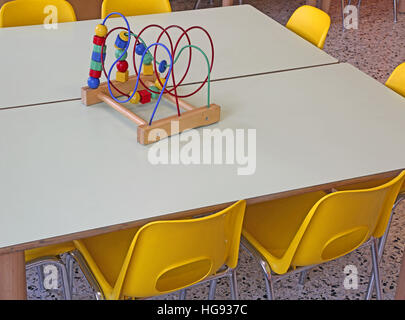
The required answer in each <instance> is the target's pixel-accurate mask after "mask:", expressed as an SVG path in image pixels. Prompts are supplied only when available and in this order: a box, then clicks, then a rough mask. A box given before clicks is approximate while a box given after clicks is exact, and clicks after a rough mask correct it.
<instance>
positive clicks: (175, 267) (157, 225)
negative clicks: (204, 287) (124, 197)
mask: <svg viewBox="0 0 405 320" xmlns="http://www.w3.org/2000/svg"><path fill="white" fill-rule="evenodd" d="M245 207H246V202H245V201H244V200H241V201H238V202H236V203H235V204H233V205H232V206H230V207H229V208H226V209H224V210H222V211H220V212H218V213H215V214H212V215H209V216H205V217H202V218H196V219H187V220H173V221H156V222H151V223H149V224H147V225H145V226H143V227H142V228H141V229H140V230H139V231H138V233H137V234H136V235H135V237H134V239H133V241H132V244H131V246H130V248H129V251H128V255H127V257H126V259H125V261H124V265H123V267H122V269H121V273H120V275H119V277H118V279H117V283H116V285H115V287H114V292H113V297H114V298H119V297H123V296H130V297H138V298H139V297H149V296H156V295H160V294H164V293H168V292H172V291H177V290H180V289H182V288H185V287H187V286H190V285H192V284H195V283H198V282H200V281H202V280H203V279H205V278H206V277H208V276H210V275H213V274H215V273H216V272H217V271H218V269H219V268H220V267H221V266H223V265H227V266H228V267H230V268H235V267H236V265H237V262H238V254H239V243H240V235H241V231H242V223H243V217H244V213H245Z"/></svg>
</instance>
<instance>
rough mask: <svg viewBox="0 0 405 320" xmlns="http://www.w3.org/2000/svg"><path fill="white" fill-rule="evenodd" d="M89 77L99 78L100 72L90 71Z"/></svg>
mask: <svg viewBox="0 0 405 320" xmlns="http://www.w3.org/2000/svg"><path fill="white" fill-rule="evenodd" d="M89 75H90V77H93V78H100V77H101V71H96V70H93V69H90V73H89Z"/></svg>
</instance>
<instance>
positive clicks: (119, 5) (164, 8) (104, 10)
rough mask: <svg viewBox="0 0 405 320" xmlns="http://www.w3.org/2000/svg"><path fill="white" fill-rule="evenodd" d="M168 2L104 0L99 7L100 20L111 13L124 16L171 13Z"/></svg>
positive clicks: (156, 0)
mask: <svg viewBox="0 0 405 320" xmlns="http://www.w3.org/2000/svg"><path fill="white" fill-rule="evenodd" d="M171 11H172V8H171V6H170V1H169V0H147V1H145V0H131V1H128V0H104V1H103V5H102V7H101V18H102V19H104V18H105V17H106V16H107V15H108V14H110V13H112V12H119V13H122V14H123V15H125V16H139V15H143V14H154V13H165V12H171Z"/></svg>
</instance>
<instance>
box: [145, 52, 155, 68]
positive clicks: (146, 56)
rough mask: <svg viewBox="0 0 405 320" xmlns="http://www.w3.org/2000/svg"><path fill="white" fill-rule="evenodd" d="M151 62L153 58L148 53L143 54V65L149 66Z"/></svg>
mask: <svg viewBox="0 0 405 320" xmlns="http://www.w3.org/2000/svg"><path fill="white" fill-rule="evenodd" d="M152 61H153V56H152V54H151V53H150V52H147V53H146V54H145V57H144V58H143V64H146V65H149V64H151V63H152Z"/></svg>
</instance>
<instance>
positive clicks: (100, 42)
mask: <svg viewBox="0 0 405 320" xmlns="http://www.w3.org/2000/svg"><path fill="white" fill-rule="evenodd" d="M104 42H105V38H102V37H99V36H94V37H93V43H94V44H96V45H98V46H102V45H104Z"/></svg>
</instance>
